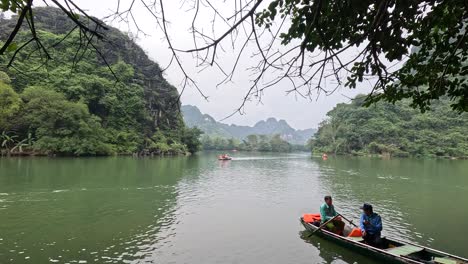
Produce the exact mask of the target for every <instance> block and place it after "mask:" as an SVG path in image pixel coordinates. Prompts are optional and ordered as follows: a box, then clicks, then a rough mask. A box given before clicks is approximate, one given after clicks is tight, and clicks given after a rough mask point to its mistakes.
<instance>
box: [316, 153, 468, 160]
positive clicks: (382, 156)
mask: <svg viewBox="0 0 468 264" xmlns="http://www.w3.org/2000/svg"><path fill="white" fill-rule="evenodd" d="M322 154H323V152H313V153H312V156H314V157H322ZM327 155H328V156H329V157H339V156H341V157H368V158H381V159H391V158H397V159H405V158H413V159H451V160H468V156H460V157H458V156H437V155H417V156H411V155H405V156H392V155H391V154H389V153H384V154H372V153H365V152H354V153H347V154H332V153H327Z"/></svg>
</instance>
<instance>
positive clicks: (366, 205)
mask: <svg viewBox="0 0 468 264" xmlns="http://www.w3.org/2000/svg"><path fill="white" fill-rule="evenodd" d="M360 208H361V209H362V210H366V211H371V210H372V205H370V204H368V203H364V204H363V205H362V206H361V207H360Z"/></svg>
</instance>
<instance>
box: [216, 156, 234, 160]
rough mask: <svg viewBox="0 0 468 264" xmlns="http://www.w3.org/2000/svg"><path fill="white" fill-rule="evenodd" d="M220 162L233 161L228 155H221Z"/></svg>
mask: <svg viewBox="0 0 468 264" xmlns="http://www.w3.org/2000/svg"><path fill="white" fill-rule="evenodd" d="M218 160H232V158H231V157H229V156H228V155H219V156H218Z"/></svg>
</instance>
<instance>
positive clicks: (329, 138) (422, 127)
mask: <svg viewBox="0 0 468 264" xmlns="http://www.w3.org/2000/svg"><path fill="white" fill-rule="evenodd" d="M360 98H362V96H361V97H356V99H354V101H353V102H352V103H351V104H339V105H337V106H336V107H335V108H334V109H333V110H331V111H330V112H328V113H327V117H328V118H327V119H326V120H325V121H323V122H322V123H321V124H320V127H319V130H318V132H317V134H316V137H315V139H313V140H312V141H311V145H312V149H313V151H316V152H328V153H335V154H357V155H359V154H384V155H391V156H450V157H468V133H467V131H468V114H466V113H464V114H457V113H455V112H453V111H451V110H450V102H449V101H448V100H440V101H437V102H434V103H433V104H432V108H431V111H428V112H426V113H420V112H419V111H417V110H414V109H413V108H411V107H410V102H408V101H402V102H400V103H397V104H390V103H384V102H381V103H377V104H376V105H373V106H371V107H369V108H363V107H362V104H363V99H360Z"/></svg>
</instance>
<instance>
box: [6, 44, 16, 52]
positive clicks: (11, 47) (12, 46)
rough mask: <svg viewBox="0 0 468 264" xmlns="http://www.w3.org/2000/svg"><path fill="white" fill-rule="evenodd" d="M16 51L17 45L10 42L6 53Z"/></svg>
mask: <svg viewBox="0 0 468 264" xmlns="http://www.w3.org/2000/svg"><path fill="white" fill-rule="evenodd" d="M16 49H18V44H17V43H16V42H12V43H11V44H10V45H8V47H7V51H8V52H13V51H15V50H16Z"/></svg>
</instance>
